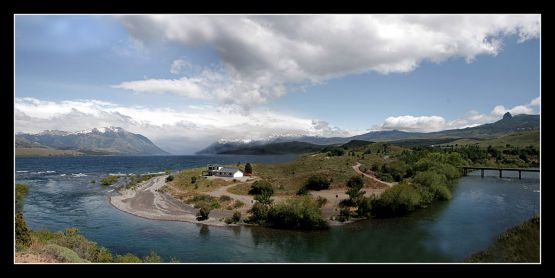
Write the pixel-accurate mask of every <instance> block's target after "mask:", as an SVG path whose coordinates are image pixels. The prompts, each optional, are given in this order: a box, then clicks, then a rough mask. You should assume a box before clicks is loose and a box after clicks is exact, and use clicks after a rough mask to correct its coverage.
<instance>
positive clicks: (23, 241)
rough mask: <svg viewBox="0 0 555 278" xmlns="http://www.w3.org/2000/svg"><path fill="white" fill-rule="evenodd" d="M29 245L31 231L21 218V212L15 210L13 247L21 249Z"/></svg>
mask: <svg viewBox="0 0 555 278" xmlns="http://www.w3.org/2000/svg"><path fill="white" fill-rule="evenodd" d="M29 245H31V233H30V231H29V229H28V228H27V224H26V223H25V220H24V219H23V214H22V213H21V212H17V213H16V215H15V247H16V250H23V249H25V248H26V247H29Z"/></svg>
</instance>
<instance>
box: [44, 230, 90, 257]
mask: <svg viewBox="0 0 555 278" xmlns="http://www.w3.org/2000/svg"><path fill="white" fill-rule="evenodd" d="M49 242H50V243H54V244H57V245H60V246H63V247H67V248H69V249H71V250H73V251H75V252H76V253H77V254H78V255H79V257H81V258H83V259H86V260H89V261H96V260H97V254H98V248H97V245H96V242H94V241H90V240H88V239H87V238H85V237H84V236H83V235H81V234H80V233H79V229H77V228H66V229H65V230H64V231H63V233H60V234H59V236H56V237H54V238H53V239H51V240H50V241H49Z"/></svg>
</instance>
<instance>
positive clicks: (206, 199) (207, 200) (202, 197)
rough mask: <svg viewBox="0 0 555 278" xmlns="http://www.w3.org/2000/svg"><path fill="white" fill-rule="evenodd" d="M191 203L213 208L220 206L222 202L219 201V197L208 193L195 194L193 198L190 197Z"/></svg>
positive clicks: (198, 206) (196, 205)
mask: <svg viewBox="0 0 555 278" xmlns="http://www.w3.org/2000/svg"><path fill="white" fill-rule="evenodd" d="M188 202H189V203H192V204H193V205H194V206H195V207H197V208H200V207H202V206H208V207H210V208H212V209H217V208H219V207H220V203H218V199H216V198H215V197H212V196H210V195H206V194H199V195H195V196H193V198H191V199H189V201H188Z"/></svg>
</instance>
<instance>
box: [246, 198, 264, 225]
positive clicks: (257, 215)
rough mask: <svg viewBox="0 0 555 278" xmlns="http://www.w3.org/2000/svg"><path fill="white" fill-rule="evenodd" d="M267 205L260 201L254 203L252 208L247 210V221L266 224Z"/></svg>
mask: <svg viewBox="0 0 555 278" xmlns="http://www.w3.org/2000/svg"><path fill="white" fill-rule="evenodd" d="M268 210H269V208H268V206H266V205H263V204H261V203H255V204H254V205H253V206H252V208H251V209H250V210H249V211H248V212H249V213H250V214H251V216H250V217H249V219H248V220H247V222H248V223H252V224H260V225H264V224H266V221H267V218H268Z"/></svg>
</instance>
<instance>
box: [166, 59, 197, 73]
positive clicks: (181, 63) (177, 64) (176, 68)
mask: <svg viewBox="0 0 555 278" xmlns="http://www.w3.org/2000/svg"><path fill="white" fill-rule="evenodd" d="M191 67H192V65H191V63H189V62H188V61H187V60H185V59H181V58H180V59H177V60H174V61H173V63H172V66H171V68H170V73H171V74H180V73H181V71H182V70H183V69H184V68H191Z"/></svg>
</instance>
